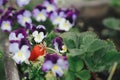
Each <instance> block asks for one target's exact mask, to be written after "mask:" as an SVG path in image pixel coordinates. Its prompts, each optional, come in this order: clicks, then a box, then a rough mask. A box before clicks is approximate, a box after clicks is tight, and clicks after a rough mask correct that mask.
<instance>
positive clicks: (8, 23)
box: [0, 7, 14, 32]
mask: <svg viewBox="0 0 120 80" xmlns="http://www.w3.org/2000/svg"><path fill="white" fill-rule="evenodd" d="M13 15H14V8H12V7H9V8H8V9H7V10H6V11H5V12H4V14H3V15H2V16H1V18H0V28H1V30H2V31H5V32H10V31H11V30H12V23H13V21H14V16H13Z"/></svg>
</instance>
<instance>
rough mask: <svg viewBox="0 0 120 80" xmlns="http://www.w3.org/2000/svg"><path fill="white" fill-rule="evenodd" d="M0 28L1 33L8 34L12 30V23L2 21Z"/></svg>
mask: <svg viewBox="0 0 120 80" xmlns="http://www.w3.org/2000/svg"><path fill="white" fill-rule="evenodd" d="M0 28H1V30H2V31H6V32H10V31H11V30H12V23H11V21H9V20H7V21H2V22H1V24H0Z"/></svg>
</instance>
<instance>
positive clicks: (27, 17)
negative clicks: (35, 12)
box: [17, 10, 32, 27]
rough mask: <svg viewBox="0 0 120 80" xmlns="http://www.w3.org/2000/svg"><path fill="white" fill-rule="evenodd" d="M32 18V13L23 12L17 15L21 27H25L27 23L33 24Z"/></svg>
mask: <svg viewBox="0 0 120 80" xmlns="http://www.w3.org/2000/svg"><path fill="white" fill-rule="evenodd" d="M31 16H32V14H31V12H30V11H28V10H21V11H19V12H18V14H17V21H18V23H19V24H20V25H21V26H23V27H25V26H26V23H32V19H31Z"/></svg>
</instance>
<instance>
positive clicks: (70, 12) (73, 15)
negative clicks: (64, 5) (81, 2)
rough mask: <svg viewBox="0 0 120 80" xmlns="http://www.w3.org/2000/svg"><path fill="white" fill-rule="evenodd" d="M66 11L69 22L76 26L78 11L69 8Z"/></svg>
mask: <svg viewBox="0 0 120 80" xmlns="http://www.w3.org/2000/svg"><path fill="white" fill-rule="evenodd" d="M64 12H65V14H66V19H67V20H69V22H70V23H71V24H72V26H74V25H75V23H76V19H77V16H78V11H77V10H72V9H68V10H65V11H64Z"/></svg>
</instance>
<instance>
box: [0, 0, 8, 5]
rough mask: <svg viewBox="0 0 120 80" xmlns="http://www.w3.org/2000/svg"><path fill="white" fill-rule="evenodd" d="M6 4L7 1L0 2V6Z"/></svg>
mask: <svg viewBox="0 0 120 80" xmlns="http://www.w3.org/2000/svg"><path fill="white" fill-rule="evenodd" d="M7 2H8V0H0V6H3V5H5V4H6V3H7Z"/></svg>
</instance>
